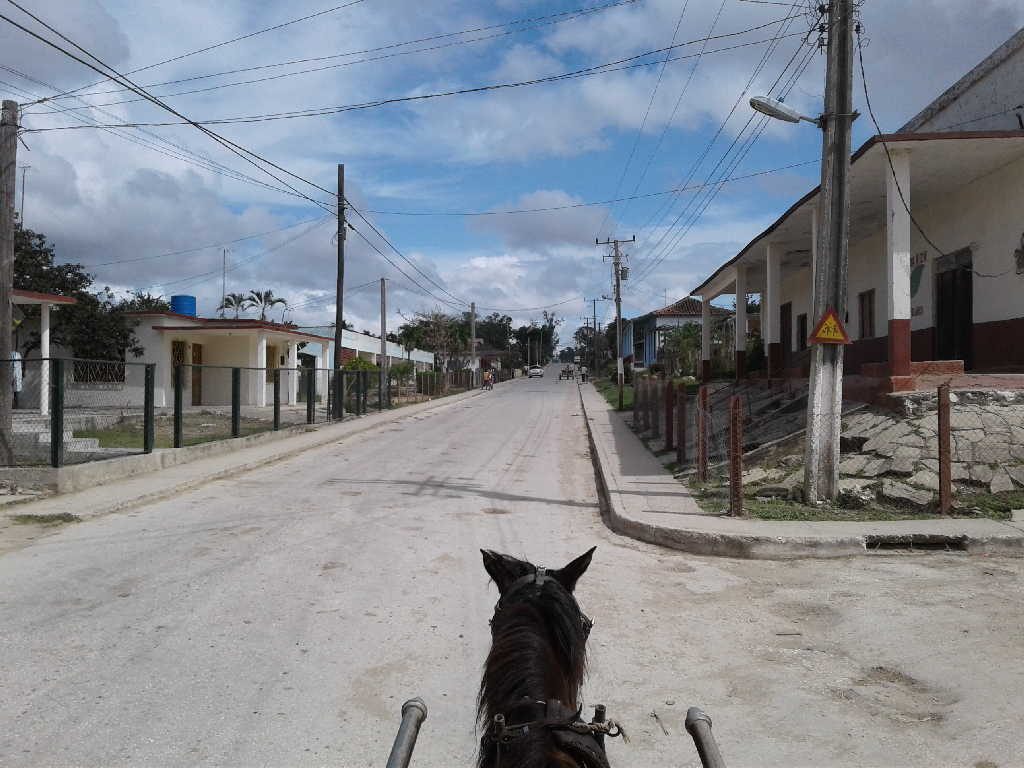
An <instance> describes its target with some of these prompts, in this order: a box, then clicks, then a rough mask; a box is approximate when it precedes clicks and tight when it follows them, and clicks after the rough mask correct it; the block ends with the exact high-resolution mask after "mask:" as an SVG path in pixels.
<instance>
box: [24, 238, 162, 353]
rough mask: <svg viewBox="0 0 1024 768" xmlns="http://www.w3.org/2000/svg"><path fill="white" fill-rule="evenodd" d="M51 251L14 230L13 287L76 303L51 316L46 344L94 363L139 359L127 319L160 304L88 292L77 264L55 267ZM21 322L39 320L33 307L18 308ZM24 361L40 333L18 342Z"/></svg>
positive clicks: (42, 241) (131, 321) (132, 325)
mask: <svg viewBox="0 0 1024 768" xmlns="http://www.w3.org/2000/svg"><path fill="white" fill-rule="evenodd" d="M55 260H56V254H55V251H54V247H53V245H52V244H51V243H48V242H47V240H46V236H45V235H43V234H42V233H39V232H33V231H32V230H30V229H24V228H22V227H20V226H18V227H15V231H14V285H15V287H17V288H21V289H22V290H27V291H36V292H38V293H50V294H55V295H58V296H70V297H72V298H74V299H76V300H77V303H76V304H70V305H67V306H63V307H61V308H60V310H59V311H58V312H55V313H54V315H53V323H52V326H51V331H50V340H51V341H52V342H53V343H54V344H58V345H60V346H63V347H67V348H68V349H70V350H71V351H72V353H73V354H74V355H75V357H79V358H85V359H93V360H124V358H125V355H126V354H131V355H133V356H135V357H139V356H141V355H142V353H143V348H142V346H141V345H140V344H139V341H138V338H137V337H136V336H135V330H134V329H135V327H136V326H137V325H138V321H137V320H135V319H133V318H131V317H130V316H128V314H127V313H128V312H132V311H136V309H135V308H136V307H139V306H141V304H142V303H151V302H159V301H162V300H161V299H159V298H158V297H152V296H149V295H148V294H136V295H133V297H132V298H130V299H120V300H119V299H117V297H115V296H114V294H113V292H112V291H111V290H110V288H103V289H102V290H100V291H90V290H89V289H90V288H91V287H92V283H93V279H92V276H91V275H90V274H88V273H87V272H86V271H85V267H83V266H82V265H81V264H74V263H68V264H57V263H55ZM23 312H24V314H25V316H26V318H38V317H39V309H38V308H37V307H32V306H26V307H24V309H23ZM20 343H21V352H22V354H23V355H26V356H28V355H29V354H30V353H31V352H33V351H35V350H37V349H39V334H38V333H37V332H33V333H31V334H29V335H28V337H27V338H25V339H24V340H22V341H21V342H20Z"/></svg>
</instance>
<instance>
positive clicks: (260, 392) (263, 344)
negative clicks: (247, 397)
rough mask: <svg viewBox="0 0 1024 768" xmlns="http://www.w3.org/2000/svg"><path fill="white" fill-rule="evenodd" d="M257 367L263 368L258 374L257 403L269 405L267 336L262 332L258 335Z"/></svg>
mask: <svg viewBox="0 0 1024 768" xmlns="http://www.w3.org/2000/svg"><path fill="white" fill-rule="evenodd" d="M256 367H257V368H259V369H261V370H258V371H255V374H256V405H258V406H260V407H266V405H267V374H266V373H265V371H266V368H267V337H266V336H264V335H263V334H260V335H259V336H257V337H256Z"/></svg>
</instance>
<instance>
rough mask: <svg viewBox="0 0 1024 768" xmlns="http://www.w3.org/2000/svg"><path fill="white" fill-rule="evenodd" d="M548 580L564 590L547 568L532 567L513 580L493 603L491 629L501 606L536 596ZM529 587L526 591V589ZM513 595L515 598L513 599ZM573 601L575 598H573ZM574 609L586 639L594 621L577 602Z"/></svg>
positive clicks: (504, 606)
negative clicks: (532, 569)
mask: <svg viewBox="0 0 1024 768" xmlns="http://www.w3.org/2000/svg"><path fill="white" fill-rule="evenodd" d="M548 582H553V583H554V584H557V585H558V588H559V589H562V590H565V587H563V586H562V583H561V582H560V581H559V580H558V579H556V578H555V577H554V576H549V575H548V570H547V568H534V571H533V573H528V574H526V575H525V576H520V577H519V578H518V579H516V580H515V581H513V582H512V583H511V584H510V585H509V587H508V589H506V590H505V592H504V594H502V595H501V597H499V598H498V602H497V603H495V604H494V616H492V617H491V622H490V624H491V631H492V632H493V630H494V620H495V619H496V618H497V617H498V614H499V613H500V612H501V609H502V608H506V607H508V606H509V605H511V604H512V603H520V602H523V601H524V599H525V598H527V597H537V596H539V595H540V593H541V592H542V591H543V589H544V585H545V584H547V583H548ZM527 589H529V592H528V593H527V592H526V590H527ZM513 597H514V598H515V599H513ZM573 602H575V599H574V600H573ZM576 610H578V611H579V613H580V618H581V622H582V626H583V639H584V640H587V639H588V638H589V637H590V630H591V629H593V627H594V622H593V621H592V620H591V618H590V617H589V616H587V614H585V613H584V612H583V611H581V610H580V607H579V603H577V604H576Z"/></svg>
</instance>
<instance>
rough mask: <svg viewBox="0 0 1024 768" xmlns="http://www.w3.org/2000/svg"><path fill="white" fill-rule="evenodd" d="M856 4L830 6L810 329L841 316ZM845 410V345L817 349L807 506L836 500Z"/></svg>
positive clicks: (843, 0) (837, 0) (835, 1)
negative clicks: (828, 316) (828, 314)
mask: <svg viewBox="0 0 1024 768" xmlns="http://www.w3.org/2000/svg"><path fill="white" fill-rule="evenodd" d="M853 4H854V0H829V3H828V24H827V28H828V60H827V64H826V70H825V114H823V115H822V117H821V121H822V122H821V125H822V130H823V133H824V135H823V140H822V147H821V192H820V194H819V196H818V222H817V223H818V226H817V243H816V246H817V253H816V254H815V257H814V272H813V274H814V292H813V298H812V310H811V311H812V312H813V318H814V321H815V323H817V322H818V321H820V320H821V319H822V318H823V317H825V313H826V312H827V311H828V310H829V309H832V310H834V311H835V313H836V315H837V316H838V317H840V318H843V317H845V316H846V279H847V258H848V252H847V249H848V245H849V210H850V191H849V184H848V180H849V172H850V129H851V125H852V123H853V119H854V117H855V114H854V111H853V34H852V32H853V30H852V24H851V16H852V11H853ZM842 406H843V345H841V344H814V345H813V346H812V348H811V380H810V392H809V395H808V403H807V439H806V445H805V463H804V498H805V499H806V501H807V502H808V503H812V504H813V503H814V502H816V501H821V500H826V499H835V498H836V495H837V494H838V492H839V433H840V421H841V418H842Z"/></svg>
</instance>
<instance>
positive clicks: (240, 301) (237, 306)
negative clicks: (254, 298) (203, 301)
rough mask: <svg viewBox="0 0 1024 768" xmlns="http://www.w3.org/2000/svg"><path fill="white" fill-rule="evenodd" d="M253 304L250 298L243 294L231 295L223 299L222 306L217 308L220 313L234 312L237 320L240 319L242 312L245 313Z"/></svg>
mask: <svg viewBox="0 0 1024 768" xmlns="http://www.w3.org/2000/svg"><path fill="white" fill-rule="evenodd" d="M250 306H252V304H251V303H250V300H249V298H248V297H247V296H246V295H245V294H243V293H229V294H228V295H227V296H225V297H224V298H223V299H221V302H220V305H219V306H218V307H217V311H218V312H225V311H226V312H232V311H233V312H234V313H235V320H237V319H238V315H239V313H241V312H245V310H247V309H248V308H249V307H250Z"/></svg>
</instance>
